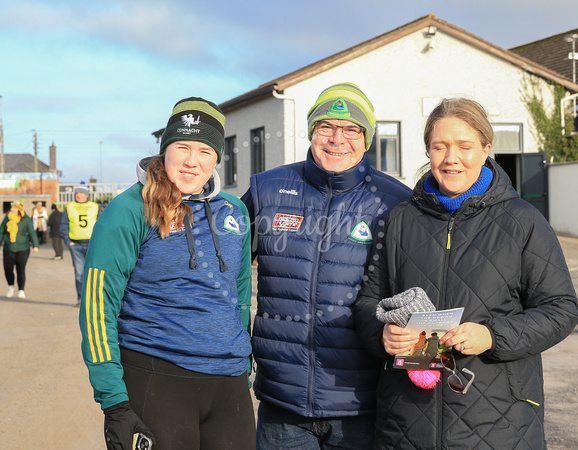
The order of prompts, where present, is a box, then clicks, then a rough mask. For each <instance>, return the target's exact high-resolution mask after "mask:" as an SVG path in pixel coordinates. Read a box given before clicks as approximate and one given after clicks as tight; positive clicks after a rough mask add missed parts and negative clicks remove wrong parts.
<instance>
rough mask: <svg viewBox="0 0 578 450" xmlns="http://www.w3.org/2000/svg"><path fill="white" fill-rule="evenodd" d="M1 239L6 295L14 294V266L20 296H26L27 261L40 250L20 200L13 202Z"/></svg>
mask: <svg viewBox="0 0 578 450" xmlns="http://www.w3.org/2000/svg"><path fill="white" fill-rule="evenodd" d="M0 239H1V241H2V245H4V254H3V260H4V275H5V276H6V282H7V283H8V292H7V293H6V297H8V298H11V297H13V296H14V292H15V291H16V287H15V285H14V267H16V279H17V282H18V298H26V294H25V293H24V286H25V284H26V263H27V262H28V257H29V256H30V244H32V251H33V252H37V251H38V236H36V232H35V231H34V226H33V224H32V220H31V219H30V217H28V216H27V215H26V213H25V212H24V205H23V204H22V203H20V202H18V201H15V202H12V205H11V208H10V211H8V214H7V215H6V217H5V218H4V220H3V221H2V224H1V225H0Z"/></svg>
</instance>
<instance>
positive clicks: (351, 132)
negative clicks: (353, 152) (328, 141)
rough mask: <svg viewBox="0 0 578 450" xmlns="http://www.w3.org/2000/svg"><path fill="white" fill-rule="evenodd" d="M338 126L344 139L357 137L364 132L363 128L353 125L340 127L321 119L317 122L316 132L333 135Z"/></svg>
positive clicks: (322, 134)
mask: <svg viewBox="0 0 578 450" xmlns="http://www.w3.org/2000/svg"><path fill="white" fill-rule="evenodd" d="M338 128H341V132H342V133H343V137H344V138H345V139H351V140H352V141H354V140H356V139H359V138H360V137H361V136H362V135H363V133H365V128H363V127H358V126H355V125H346V126H343V127H340V126H339V125H333V124H331V123H329V122H323V121H321V122H318V123H317V132H318V133H319V134H320V135H321V136H334V135H335V132H336V131H337V129H338Z"/></svg>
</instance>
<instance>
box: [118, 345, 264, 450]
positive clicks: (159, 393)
mask: <svg viewBox="0 0 578 450" xmlns="http://www.w3.org/2000/svg"><path fill="white" fill-rule="evenodd" d="M121 361H122V366H123V368H124V381H125V384H126V386H127V389H128V396H129V400H130V405H131V408H132V409H133V410H134V412H135V413H136V414H138V416H139V417H140V418H141V419H142V421H143V422H144V423H145V425H146V426H148V427H149V428H150V430H151V431H152V432H153V434H154V436H155V439H156V445H155V446H154V447H153V448H154V449H155V450H162V449H180V448H183V449H201V448H202V449H203V450H213V449H214V450H222V449H242V450H244V449H247V450H249V449H251V450H252V449H254V448H255V414H254V411H253V403H252V400H251V395H250V393H249V386H248V380H247V374H246V373H245V374H243V375H240V376H236V377H230V376H216V375H207V374H203V373H198V372H192V371H190V370H186V369H183V368H181V367H178V366H175V365H174V364H171V363H169V362H167V361H163V360H162V359H158V358H154V357H151V356H147V355H144V354H142V353H138V352H134V351H131V350H127V349H124V348H121Z"/></svg>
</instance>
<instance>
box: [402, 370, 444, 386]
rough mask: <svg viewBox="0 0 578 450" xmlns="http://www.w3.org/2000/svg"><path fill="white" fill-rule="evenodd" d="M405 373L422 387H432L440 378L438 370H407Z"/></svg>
mask: <svg viewBox="0 0 578 450" xmlns="http://www.w3.org/2000/svg"><path fill="white" fill-rule="evenodd" d="M407 374H408V375H409V378H410V379H411V381H413V384H415V385H416V386H419V387H420V388H424V389H433V388H434V387H435V385H436V384H437V382H438V381H439V380H440V378H441V372H440V371H439V370H408V371H407Z"/></svg>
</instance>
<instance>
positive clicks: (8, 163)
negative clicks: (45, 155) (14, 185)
mask: <svg viewBox="0 0 578 450" xmlns="http://www.w3.org/2000/svg"><path fill="white" fill-rule="evenodd" d="M48 169H49V167H48V166H47V165H46V164H44V163H43V162H42V161H40V160H38V170H37V171H35V170H34V155H30V154H28V153H4V172H48Z"/></svg>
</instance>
